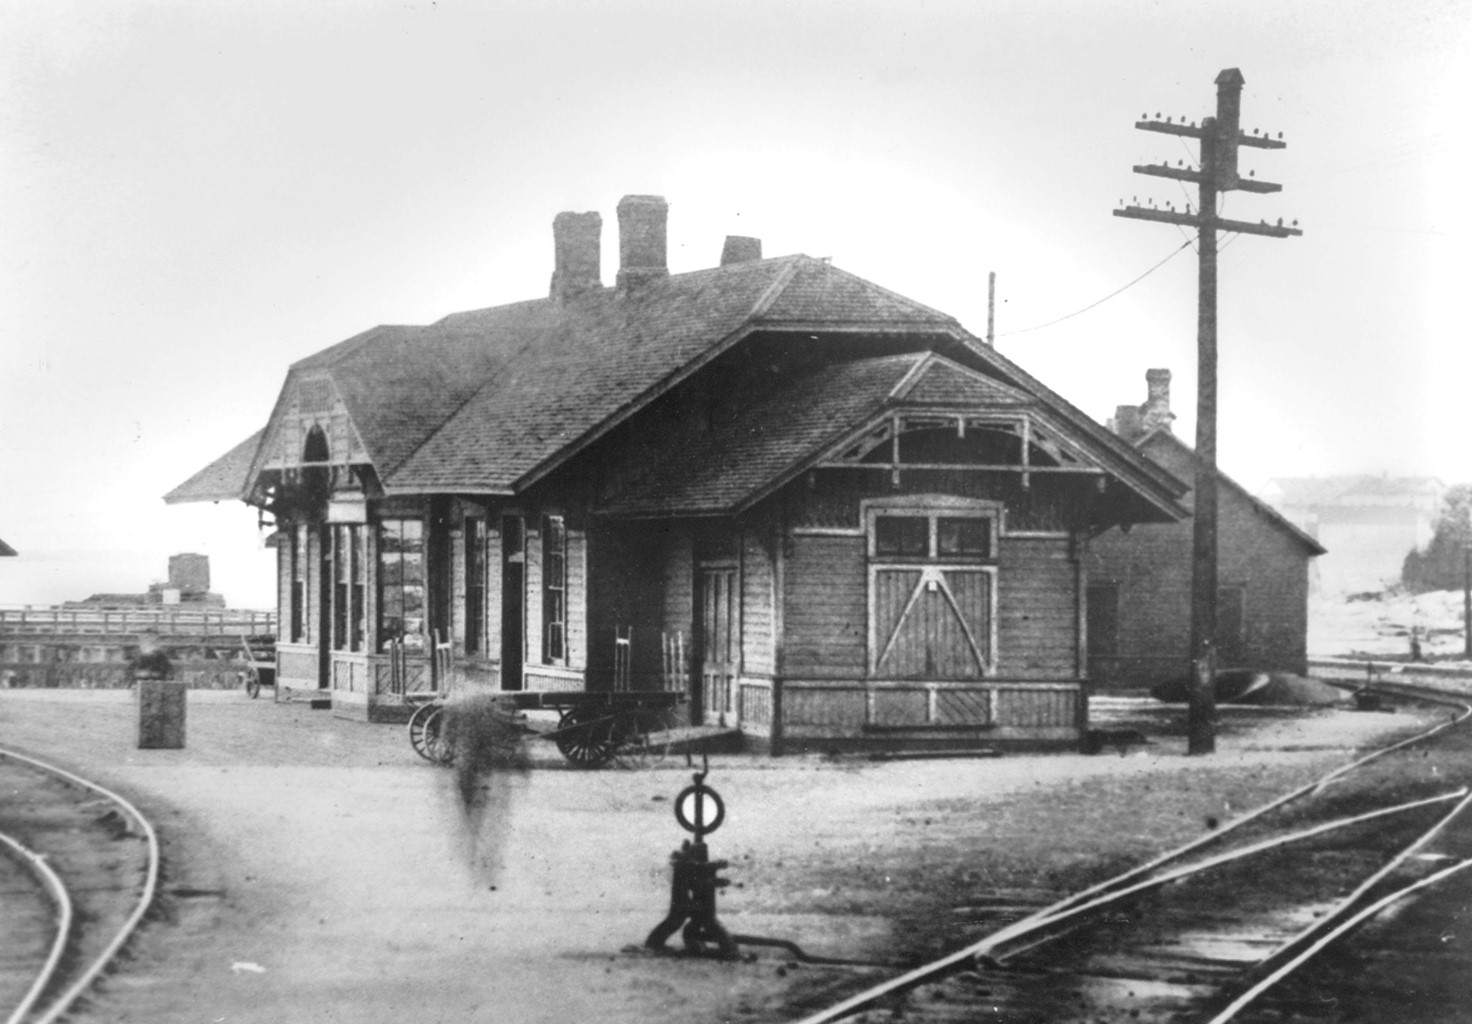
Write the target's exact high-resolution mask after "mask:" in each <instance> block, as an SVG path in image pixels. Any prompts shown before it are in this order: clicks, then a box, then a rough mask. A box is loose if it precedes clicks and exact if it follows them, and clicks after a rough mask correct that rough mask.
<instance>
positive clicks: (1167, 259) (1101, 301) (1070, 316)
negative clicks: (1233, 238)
mask: <svg viewBox="0 0 1472 1024" xmlns="http://www.w3.org/2000/svg"><path fill="white" fill-rule="evenodd" d="M1192 241H1193V239H1190V238H1188V239H1186V240H1185V241H1184V242H1182V243H1181V244H1180V245H1179V246H1178V247H1177V248H1175V249H1173V250H1171V253H1170V255H1168V256H1166V257H1165V259H1163V260H1161V261H1160V262H1159V263H1157V264H1155V266H1153V267H1151V268H1150V269H1149V270H1147V271H1145V272H1144V273H1143V274H1141V275H1140V276H1139V277H1137V278H1135V279H1134V280H1133V281H1131V282H1130V283H1129V284H1126V285H1122V286H1121V287H1119V288H1116V289H1115V290H1114V291H1112V292H1110V293H1109V294H1108V295H1106V296H1104V297H1103V298H1102V299H1099V300H1097V301H1095V302H1091V303H1089V304H1088V305H1087V306H1085V307H1083V308H1082V309H1076V310H1074V311H1073V312H1072V313H1069V314H1068V315H1067V316H1060V317H1059V318H1058V319H1056V320H1049V321H1048V322H1047V323H1045V324H1038V325H1037V326H1035V327H1024V328H1022V329H1021V330H1019V331H1001V332H999V333H998V334H997V335H996V336H997V337H998V338H1008V337H1011V336H1012V335H1014V334H1027V333H1029V332H1030V331H1041V330H1042V329H1043V328H1044V327H1052V326H1053V325H1054V324H1061V323H1062V322H1063V321H1065V320H1072V319H1073V318H1074V317H1076V316H1079V315H1080V314H1083V313H1087V312H1088V311H1089V310H1091V309H1093V308H1094V307H1095V306H1100V305H1103V304H1104V303H1106V302H1108V301H1109V300H1110V299H1112V298H1114V297H1115V296H1116V295H1119V294H1120V293H1122V292H1125V291H1128V290H1129V289H1131V288H1133V287H1134V286H1135V285H1137V284H1139V283H1140V282H1141V281H1143V280H1145V278H1147V277H1149V276H1150V275H1151V274H1153V273H1155V272H1156V271H1157V270H1159V269H1160V268H1161V267H1163V266H1165V265H1166V264H1167V263H1169V262H1170V261H1171V260H1173V259H1175V258H1176V257H1177V256H1178V255H1180V254H1181V252H1182V251H1184V250H1185V249H1187V248H1189V247H1190V245H1191V243H1192Z"/></svg>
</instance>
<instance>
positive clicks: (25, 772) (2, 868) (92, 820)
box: [0, 748, 160, 1024]
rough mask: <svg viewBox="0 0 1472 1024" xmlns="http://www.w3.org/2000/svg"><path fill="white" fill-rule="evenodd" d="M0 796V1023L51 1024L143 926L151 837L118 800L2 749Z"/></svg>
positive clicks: (154, 881) (151, 870) (154, 843)
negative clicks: (2, 925) (1, 795)
mask: <svg viewBox="0 0 1472 1024" xmlns="http://www.w3.org/2000/svg"><path fill="white" fill-rule="evenodd" d="M0 792H3V793H4V794H5V800H4V802H3V803H0V917H3V919H4V921H5V928H4V929H3V933H0V1013H4V1014H5V1015H6V1016H5V1017H4V1018H0V1020H3V1021H4V1022H5V1024H51V1022H52V1021H55V1020H57V1019H59V1018H60V1017H61V1016H62V1015H63V1014H64V1013H66V1012H67V1011H68V1010H69V1009H71V1008H72V1007H73V1006H75V1005H76V1004H77V1002H78V1001H79V1000H80V999H81V998H82V997H83V996H84V995H85V994H86V993H87V991H88V989H89V988H91V986H92V985H93V984H94V983H95V982H96V980H97V978H98V977H99V976H100V975H101V974H102V973H103V972H104V971H106V970H107V969H108V968H109V966H110V965H111V964H112V963H113V962H114V961H115V960H116V958H117V956H118V954H119V953H120V951H121V950H122V948H123V946H124V945H125V944H126V943H127V941H128V939H129V938H130V937H131V936H132V934H133V933H134V931H136V930H137V928H138V926H139V925H140V924H141V923H142V921H143V919H144V916H145V914H146V913H147V912H148V910H149V908H150V907H151V905H152V903H153V899H154V895H155V893H156V892H157V889H158V879H159V868H160V857H159V842H158V836H157V835H156V833H155V832H154V829H153V826H152V825H151V824H150V823H149V821H148V819H147V818H146V817H144V815H143V814H142V813H140V812H139V811H138V809H137V808H136V807H134V806H133V805H132V804H131V803H130V802H129V801H128V800H126V799H125V798H123V797H122V796H120V795H118V794H117V793H114V792H112V791H111V790H109V789H106V788H105V787H103V786H100V785H98V784H96V783H94V782H91V781H89V780H87V779H84V778H82V777H81V776H79V775H76V774H74V773H72V772H69V771H66V770H64V769H62V768H59V767H57V766H55V765H51V764H47V763H46V762H44V761H38V760H36V759H35V758H32V757H28V756H26V755H24V754H20V753H18V752H15V751H10V750H6V749H4V748H0Z"/></svg>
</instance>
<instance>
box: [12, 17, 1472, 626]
mask: <svg viewBox="0 0 1472 1024" xmlns="http://www.w3.org/2000/svg"><path fill="white" fill-rule="evenodd" d="M1469 29H1472V0H1455V2H1443V0H1419V2H1405V0H1347V2H1346V0H1334V2H1320V0H1311V2H1303V0H1288V2H1283V0H1275V2H1272V3H1265V2H1260V0H1230V2H1220V3H1216V2H1213V3H1171V2H1146V0H1102V2H1081V0H1075V2H1072V3H1068V4H1062V3H1056V2H1039V0H1026V2H979V0H968V2H962V0H945V2H925V3H920V2H914V3H904V2H879V0H841V2H838V0H834V2H827V0H824V2H801V0H797V2H782V3H777V2H762V0H741V2H739V3H738V2H711V3H694V2H685V0H678V2H676V0H671V2H629V3H620V2H616V0H610V2H602V3H590V2H580V3H569V2H561V3H559V2H548V0H541V2H535V3H502V2H474V3H472V2H456V0H439V2H422V3H421V2H414V0H402V2H394V3H387V2H383V3H370V2H365V3H333V2H318V3H312V4H302V3H298V2H289V3H288V2H278V0H251V2H244V0H229V2H214V3H210V2H199V0H193V2H185V0H169V2H158V3H145V2H138V0H109V2H107V3H95V2H85V3H79V2H67V0H25V2H18V0H0V275H3V276H0V326H3V330H4V335H3V342H0V488H3V490H0V538H4V539H5V540H6V541H8V542H9V543H10V544H11V545H12V546H14V547H16V548H18V549H19V550H20V552H21V557H20V558H16V559H5V560H4V561H3V562H0V602H22V601H29V602H50V601H56V600H61V599H65V598H70V597H82V596H85V595H86V594H88V593H92V592H94V591H104V590H112V591H139V590H142V589H144V587H145V586H146V585H147V584H148V583H149V582H150V581H152V580H155V579H158V578H161V577H162V576H163V575H164V573H165V570H166V563H167V557H168V555H169V554H170V553H173V552H178V551H202V552H204V553H207V554H209V555H210V556H211V558H212V561H213V568H214V576H215V589H216V590H220V591H223V592H224V593H225V594H226V596H227V597H228V598H229V599H230V600H231V602H232V603H233V604H242V605H254V606H268V605H270V604H271V603H272V597H271V563H270V560H269V557H268V556H267V554H266V552H265V551H264V550H263V549H262V548H261V544H260V536H259V534H258V532H257V530H256V526H255V517H254V513H253V512H251V511H250V510H247V509H245V508H244V507H243V506H240V505H234V506H230V505H220V506H212V505H205V506H198V507H195V506H186V507H182V508H179V507H175V508H170V507H166V506H165V505H164V504H163V503H162V501H161V495H162V494H163V493H164V492H165V491H167V490H168V489H170V488H171V487H173V486H174V485H175V484H177V483H179V482H180V481H182V480H183V479H185V478H186V477H188V476H189V475H190V474H192V473H193V472H194V471H195V470H197V469H199V468H200V467H202V466H203V465H205V464H206V463H208V462H209V461H211V460H212V459H214V458H215V457H216V456H218V455H220V454H222V453H223V452H224V451H226V450H227V449H228V448H230V447H231V446H232V445H234V444H235V443H236V442H238V441H240V440H242V439H243V438H244V437H246V436H247V435H248V434H250V433H251V432H252V431H254V430H255V429H257V428H258V427H260V426H261V425H262V424H263V423H264V421H265V419H266V417H267V415H268V414H269V412H270V409H271V405H272V402H273V401H274V399H275V397H276V393H277V390H278V389H279V387H280V385H281V382H282V380H283V379H284V375H285V371H286V368H287V365H288V364H289V363H291V362H292V361H294V360H296V359H299V358H301V357H303V356H306V355H308V354H310V353H312V352H314V351H316V350H318V349H321V348H323V347H326V346H327V345H330V344H332V343H334V342H337V341H339V340H341V339H343V338H346V337H348V336H350V335H353V334H356V333H357V332H359V331H361V330H363V329H365V328H368V327H371V326H373V325H375V324H379V323H427V322H430V321H433V320H436V319H438V318H439V317H441V316H443V315H444V314H446V313H449V312H453V311H458V310H464V309H474V308H478V307H483V306H490V305H495V304H498V303H502V302H509V301H515V300H519V299H524V298H530V297H534V296H537V295H541V294H545V291H546V288H547V284H548V279H549V276H550V274H551V269H552V266H551V263H552V248H551V223H552V218H553V216H554V215H555V214H556V213H557V212H558V211H560V210H598V211H600V212H602V214H603V217H604V240H603V251H604V280H605V282H608V283H611V282H612V280H613V273H614V270H615V269H616V268H615V266H614V263H615V262H616V259H617V239H616V228H615V224H616V221H615V218H614V206H615V204H616V202H617V200H618V198H619V196H621V195H623V194H626V193H658V194H662V195H664V196H665V197H666V198H668V200H669V202H670V264H671V269H672V270H673V271H675V272H679V271H683V270H693V269H698V268H701V267H706V266H711V265H713V264H714V263H715V262H716V261H717V260H718V258H719V254H720V248H721V243H722V239H723V238H724V236H725V235H727V234H749V235H757V236H759V237H761V238H762V239H763V242H764V247H765V253H766V255H768V256H778V255H784V254H787V253H792V252H805V253H808V254H809V255H813V256H827V257H831V258H832V259H833V261H834V263H835V264H836V265H838V266H840V267H842V268H844V269H846V270H850V271H852V272H854V273H857V274H860V275H862V276H864V277H867V278H870V279H871V280H874V281H876V282H878V283H880V284H882V285H884V286H886V287H889V288H891V289H894V290H896V291H898V292H901V293H903V294H905V295H908V296H911V297H913V298H915V299H918V300H920V301H922V302H925V303H928V304H930V305H932V306H935V307H937V308H939V309H941V310H944V311H946V312H948V313H951V314H953V315H955V316H956V317H958V318H959V319H960V320H961V321H962V323H964V324H966V325H967V326H968V327H969V328H970V329H971V330H972V331H973V332H974V333H976V334H983V333H985V330H986V312H987V296H986V293H987V289H986V282H987V274H988V272H989V271H995V272H996V274H997V282H998V283H997V302H998V313H997V333H998V347H999V348H1000V349H1001V350H1002V351H1004V352H1005V353H1006V354H1007V355H1009V356H1010V357H1012V358H1013V359H1015V360H1017V361H1018V362H1019V363H1021V364H1022V365H1023V366H1024V367H1026V368H1027V369H1028V370H1030V371H1031V372H1032V373H1034V374H1035V375H1037V376H1038V377H1040V378H1041V379H1042V380H1044V381H1045V382H1047V383H1048V384H1049V385H1051V386H1052V387H1053V388H1055V389H1056V390H1058V391H1059V392H1061V393H1062V394H1063V395H1064V396H1065V397H1067V398H1069V399H1070V400H1071V401H1073V402H1074V403H1075V404H1076V405H1078V406H1080V407H1081V408H1083V409H1084V410H1085V411H1086V412H1088V413H1089V414H1091V415H1093V416H1094V417H1095V418H1097V419H1100V420H1103V419H1105V418H1107V417H1108V416H1109V415H1110V414H1111V412H1112V410H1113V408H1114V406H1116V405H1118V404H1122V403H1126V402H1128V403H1138V402H1140V401H1142V400H1143V398H1144V389H1145V384H1144V373H1145V370H1146V369H1147V368H1148V367H1152V366H1164V367H1169V368H1170V369H1171V370H1172V371H1174V374H1175V382H1174V395H1173V397H1174V405H1175V408H1176V411H1177V413H1178V414H1179V416H1180V419H1179V421H1178V422H1177V425H1176V426H1177V431H1178V433H1179V434H1180V435H1181V436H1183V437H1184V438H1186V439H1187V440H1188V441H1189V440H1191V439H1192V437H1193V431H1194V417H1193V415H1192V412H1193V409H1194V394H1195V385H1196V374H1195V330H1196V305H1195V296H1196V261H1195V256H1194V254H1193V252H1192V251H1191V250H1190V249H1189V248H1188V249H1186V250H1185V251H1182V252H1180V253H1178V254H1177V255H1176V256H1175V257H1174V258H1173V259H1171V260H1169V262H1167V263H1165V264H1164V265H1163V266H1161V267H1160V269H1158V270H1156V271H1155V272H1154V273H1153V274H1150V275H1149V276H1148V277H1146V278H1144V279H1143V280H1141V281H1140V282H1139V283H1137V284H1135V285H1134V286H1133V287H1130V288H1129V289H1127V290H1125V291H1124V292H1122V293H1121V294H1119V295H1118V296H1116V297H1114V298H1111V299H1109V300H1108V301H1106V302H1103V303H1102V304H1100V305H1098V306H1097V307H1096V308H1093V309H1091V310H1089V311H1087V312H1084V313H1081V314H1080V315H1078V316H1074V317H1071V318H1070V319H1067V320H1065V321H1063V322H1062V323H1058V324H1056V325H1054V326H1050V327H1045V328H1043V329H1039V330H1030V328H1034V327H1037V326H1039V325H1042V324H1047V323H1049V322H1050V321H1054V320H1057V319H1059V318H1060V317H1065V316H1068V315H1069V314H1071V313H1074V312H1076V311H1078V310H1080V309H1083V308H1085V307H1087V306H1089V305H1090V304H1091V303H1094V302H1097V301H1098V300H1100V299H1102V298H1104V297H1105V296H1107V295H1109V294H1110V293H1111V292H1114V291H1115V290H1116V289H1119V288H1120V287H1121V286H1123V285H1126V284H1128V283H1129V282H1130V281H1132V280H1134V279H1135V278H1137V277H1139V276H1140V275H1141V274H1143V273H1145V272H1146V271H1147V270H1149V269H1150V268H1151V267H1152V266H1154V265H1155V264H1157V263H1159V262H1160V261H1161V260H1163V259H1165V258H1166V257H1167V256H1169V255H1170V254H1171V253H1172V252H1173V251H1174V250H1176V249H1177V248H1178V247H1180V246H1181V245H1182V244H1183V242H1185V241H1186V236H1185V234H1184V233H1183V232H1182V230H1181V229H1178V228H1175V227H1171V226H1168V225H1158V224H1148V223H1142V222H1138V221H1130V220H1124V219H1120V218H1116V217H1113V216H1111V212H1110V211H1111V210H1112V209H1113V208H1115V207H1116V206H1117V205H1118V203H1119V201H1120V200H1121V199H1123V200H1126V201H1129V200H1131V198H1132V197H1134V196H1139V197H1140V198H1141V199H1142V200H1145V199H1147V198H1153V199H1155V200H1157V201H1158V202H1159V203H1161V204H1164V203H1166V202H1174V203H1175V204H1176V206H1177V207H1180V206H1182V205H1184V204H1185V203H1186V202H1187V201H1193V202H1194V196H1193V195H1191V194H1190V193H1189V192H1188V191H1187V189H1189V186H1183V185H1180V184H1178V183H1176V182H1171V181H1166V180H1161V179H1153V178H1145V177H1142V176H1139V175H1135V174H1132V173H1131V170H1130V168H1131V165H1132V164H1136V163H1147V162H1158V161H1161V160H1168V161H1170V162H1172V163H1174V162H1175V161H1176V160H1178V159H1184V160H1188V161H1189V160H1191V159H1192V158H1193V157H1194V155H1195V152H1194V144H1187V143H1184V142H1183V141H1181V140H1179V139H1176V138H1173V137H1169V136H1163V135H1156V134H1150V133H1145V132H1140V131H1137V130H1135V129H1134V127H1133V124H1134V121H1135V120H1136V119H1137V118H1139V117H1140V115H1141V114H1146V113H1148V114H1151V115H1154V114H1155V113H1157V112H1159V113H1161V114H1163V115H1169V116H1175V117H1181V116H1185V117H1186V118H1187V119H1188V120H1199V119H1200V118H1201V117H1202V116H1205V115H1207V114H1210V113H1212V111H1213V108H1214V103H1215V87H1214V85H1213V80H1214V79H1215V77H1216V75H1217V73H1218V72H1219V71H1221V70H1222V69H1223V68H1228V67H1236V68H1240V69H1241V71H1242V73H1243V75H1244V76H1245V78H1246V83H1247V84H1246V88H1245V89H1244V91H1243V99H1242V110H1243V127H1244V128H1246V129H1247V130H1249V131H1251V130H1252V129H1253V128H1261V129H1263V130H1266V131H1269V132H1272V133H1273V134H1276V133H1277V132H1280V131H1281V132H1282V133H1283V137H1284V139H1285V140H1286V141H1287V142H1288V148H1287V149H1286V150H1282V151H1276V152H1274V151H1261V150H1245V151H1244V153H1243V163H1242V166H1243V169H1244V170H1246V169H1254V170H1255V171H1256V174H1257V177H1259V178H1262V179H1266V180H1269V181H1275V182H1280V183H1282V184H1283V186H1284V191H1283V192H1282V193H1281V194H1278V195H1268V196H1258V195H1249V194H1246V193H1234V194H1231V195H1230V196H1228V197H1227V200H1226V203H1225V207H1224V212H1225V214H1226V215H1227V216H1229V217H1236V218H1238V219H1244V220H1254V221H1255V220H1259V219H1268V220H1270V221H1272V220H1276V219H1277V218H1279V217H1283V218H1285V219H1286V220H1293V219H1296V220H1298V221H1299V222H1300V225H1301V226H1302V227H1303V228H1304V230H1305V232H1306V233H1305V235H1304V236H1303V237H1302V238H1294V239H1288V240H1274V239H1268V238H1260V237H1253V236H1226V237H1224V239H1223V242H1224V245H1225V247H1224V248H1223V250H1222V256H1221V284H1220V294H1221V303H1220V311H1221V312H1220V319H1221V326H1220V339H1221V341H1220V344H1221V412H1220V442H1219V444H1220V462H1221V465H1222V467H1223V468H1224V469H1225V470H1226V471H1227V472H1229V473H1230V474H1232V475H1233V476H1235V477H1236V478H1237V479H1238V480H1239V481H1241V482H1242V483H1244V484H1245V485H1247V486H1248V487H1250V488H1253V489H1256V488H1258V487H1260V486H1261V485H1262V484H1263V483H1265V482H1266V481H1267V480H1268V479H1270V478H1271V477H1274V476H1283V475H1310V474H1332V473H1344V472H1376V473H1381V472H1385V473H1390V474H1392V475H1396V474H1434V475H1436V476H1439V477H1441V478H1442V479H1443V480H1445V481H1447V482H1449V483H1450V482H1462V481H1466V480H1469V479H1472V456H1469V455H1468V453H1467V449H1468V445H1469V437H1468V430H1467V422H1468V413H1467V404H1466V402H1465V396H1466V395H1467V391H1468V379H1469V375H1468V370H1469V363H1472V358H1469V356H1468V354H1467V348H1468V342H1469V331H1468V327H1467V318H1466V315H1465V312H1464V309H1465V303H1466V300H1465V294H1466V291H1467V287H1468V286H1467V281H1468V280H1469V269H1472V268H1469V262H1472V260H1469V257H1468V255H1467V252H1468V229H1469V226H1472V215H1469V210H1468V204H1467V195H1468V188H1467V185H1466V177H1467V168H1468V167H1469V166H1472V160H1469V157H1472V152H1469V150H1472V146H1469V141H1468V133H1467V130H1466V120H1467V118H1466V111H1467V106H1468V102H1469V98H1472V74H1469V69H1472V59H1469V58H1472V31H1469Z"/></svg>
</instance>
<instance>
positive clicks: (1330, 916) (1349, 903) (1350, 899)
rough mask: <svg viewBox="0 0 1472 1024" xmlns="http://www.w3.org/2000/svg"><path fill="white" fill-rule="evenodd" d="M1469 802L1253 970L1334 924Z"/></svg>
mask: <svg viewBox="0 0 1472 1024" xmlns="http://www.w3.org/2000/svg"><path fill="white" fill-rule="evenodd" d="M1468 804H1472V796H1469V797H1466V798H1464V799H1463V800H1462V802H1461V803H1459V804H1457V806H1455V807H1453V808H1452V809H1451V810H1450V811H1449V812H1447V815H1446V817H1444V818H1442V819H1441V820H1440V821H1438V822H1437V823H1436V824H1435V825H1433V826H1431V828H1429V829H1427V830H1426V831H1425V832H1423V833H1422V834H1421V835H1420V836H1419V837H1418V838H1417V839H1416V840H1415V841H1414V842H1412V843H1411V844H1410V845H1408V846H1407V847H1406V848H1405V849H1403V850H1401V851H1400V853H1398V854H1396V855H1395V856H1394V857H1392V858H1391V859H1390V860H1389V861H1387V862H1386V863H1385V864H1384V865H1383V866H1382V867H1381V868H1380V869H1379V870H1378V871H1376V872H1375V873H1374V874H1372V875H1370V876H1369V877H1368V878H1366V879H1365V880H1364V881H1363V882H1361V883H1360V884H1359V885H1358V886H1356V887H1355V889H1354V891H1353V892H1351V893H1349V894H1348V895H1347V896H1345V897H1344V898H1343V899H1341V900H1339V901H1338V903H1336V904H1335V905H1334V909H1332V910H1330V911H1329V912H1328V913H1327V914H1326V915H1324V919H1323V920H1321V921H1315V922H1313V923H1312V924H1310V925H1308V926H1307V927H1306V928H1304V929H1302V930H1301V931H1300V932H1299V933H1298V934H1297V935H1295V936H1293V937H1292V938H1291V939H1289V940H1288V941H1287V942H1284V943H1283V944H1282V945H1280V946H1279V947H1278V948H1277V949H1275V950H1273V951H1272V952H1271V953H1269V954H1268V955H1267V956H1265V957H1263V958H1262V959H1261V960H1259V961H1258V963H1257V966H1256V967H1255V968H1254V970H1262V969H1264V968H1265V967H1266V966H1267V965H1268V964H1271V963H1272V962H1273V961H1274V960H1276V959H1277V958H1279V957H1282V956H1284V955H1286V954H1287V953H1288V951H1289V950H1291V949H1293V948H1295V947H1296V946H1298V945H1299V944H1300V943H1303V942H1306V941H1308V940H1309V939H1310V938H1311V937H1312V936H1314V935H1316V934H1318V933H1320V932H1322V931H1323V930H1324V929H1325V927H1327V926H1328V925H1331V924H1333V923H1334V922H1335V921H1338V920H1340V919H1341V918H1343V916H1344V915H1345V914H1346V913H1348V912H1349V910H1350V908H1351V907H1353V906H1354V905H1355V904H1356V903H1358V902H1359V901H1360V900H1362V899H1364V897H1365V895H1366V894H1367V893H1369V891H1370V890H1371V889H1373V888H1375V886H1377V885H1379V884H1380V882H1382V881H1384V880H1385V878H1387V877H1388V876H1389V875H1391V874H1392V873H1394V872H1395V871H1396V870H1398V869H1399V868H1400V867H1401V865H1403V864H1404V863H1405V862H1406V861H1407V860H1409V859H1410V858H1411V857H1412V856H1414V855H1415V853H1416V851H1418V850H1420V849H1421V848H1422V847H1423V846H1425V845H1426V844H1427V843H1429V842H1430V841H1431V840H1432V839H1434V838H1436V836H1437V835H1438V834H1440V832H1441V831H1442V829H1444V828H1446V826H1447V825H1448V824H1450V823H1451V821H1452V819H1454V818H1456V816H1457V815H1459V814H1461V813H1462V812H1463V811H1465V810H1466V809H1467V805H1468Z"/></svg>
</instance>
